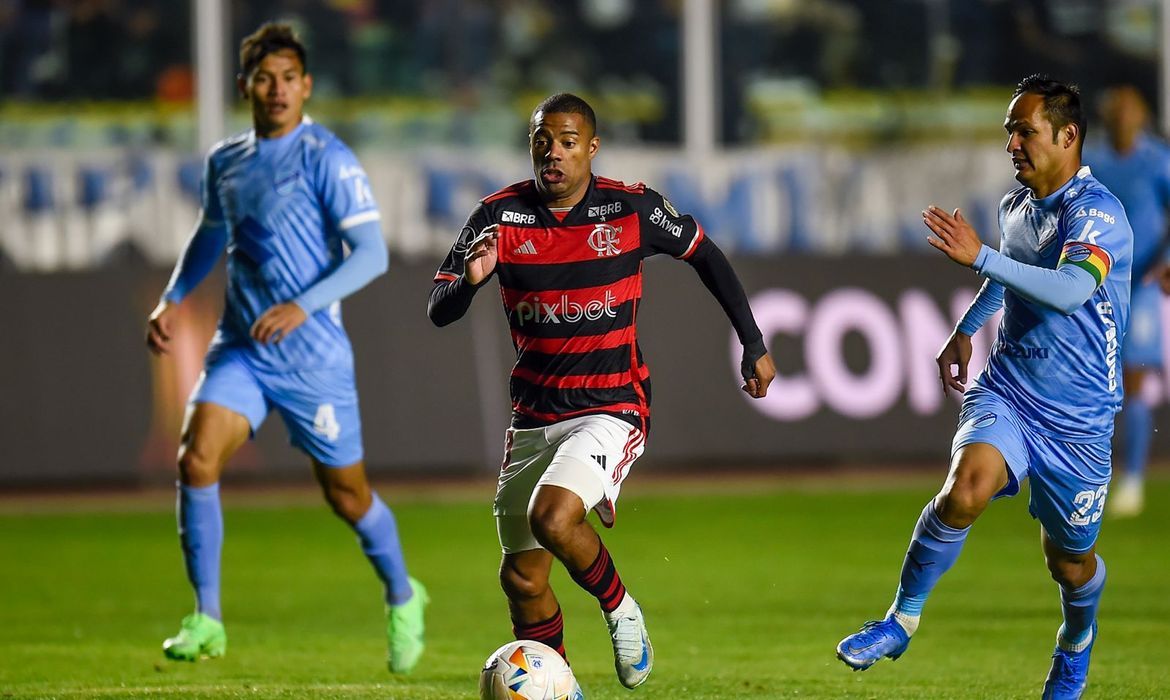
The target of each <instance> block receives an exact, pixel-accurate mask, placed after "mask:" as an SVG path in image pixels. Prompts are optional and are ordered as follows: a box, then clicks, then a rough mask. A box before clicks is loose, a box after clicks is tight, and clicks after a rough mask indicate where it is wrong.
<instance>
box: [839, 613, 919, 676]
mask: <svg viewBox="0 0 1170 700" xmlns="http://www.w3.org/2000/svg"><path fill="white" fill-rule="evenodd" d="M908 646H910V635H908V634H906V630H904V629H902V625H900V624H898V622H897V621H896V620H895V619H894V616H893V615H890V616H889V617H887V618H886V619H884V620H870V621H869V622H867V623H865V624H864V625H862V626H861V629H860V630H858V631H857V632H855V633H853V634H851V635H849V636H848V637H846V638H845V639H842V640H841V643H840V644H838V645H837V658H838V659H841V660H842V661H844V662H845V665H846V666H848V667H849V668H851V669H853V670H854V671H864V670H865V669H867V668H869V667H870V666H873V665H874V664H875V663H877V662H878V661H880V660H881V658H882V657H884V656H888V657H890V658H891V659H897V658H898V657H899V656H901V655H902V654H904V653H906V647H908Z"/></svg>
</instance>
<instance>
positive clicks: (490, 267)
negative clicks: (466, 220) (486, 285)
mask: <svg viewBox="0 0 1170 700" xmlns="http://www.w3.org/2000/svg"><path fill="white" fill-rule="evenodd" d="M499 239H500V225H499V224H492V225H490V226H485V227H484V229H483V230H482V231H480V232H479V235H478V236H476V237H475V240H473V241H472V242H471V244H470V245H468V246H467V255H466V256H464V258H463V277H464V279H466V280H467V281H468V282H469V283H470V284H472V285H475V286H479V285H480V284H483V282H484V280H486V279H487V278H488V277H490V276H491V274H492V272H494V271H495V269H496V262H497V261H498V260H499V258H500V256H499V251H498V250H497V249H496V243H497V242H499Z"/></svg>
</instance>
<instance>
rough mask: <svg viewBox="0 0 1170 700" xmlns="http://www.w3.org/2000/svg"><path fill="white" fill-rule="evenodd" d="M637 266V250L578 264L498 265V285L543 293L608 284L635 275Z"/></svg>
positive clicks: (638, 254)
mask: <svg viewBox="0 0 1170 700" xmlns="http://www.w3.org/2000/svg"><path fill="white" fill-rule="evenodd" d="M623 258H624V259H623ZM641 263H642V256H641V251H640V250H633V251H630V252H629V253H622V254H621V255H617V256H614V257H612V258H598V259H597V260H586V261H582V262H570V263H551V264H547V265H522V264H519V263H511V262H509V263H500V264H499V267H498V270H499V275H500V282H501V283H503V285H504V286H505V287H508V288H509V289H515V290H518V291H521V292H544V291H548V290H554V289H585V288H587V287H601V286H606V285H611V284H614V283H616V282H620V281H622V280H624V279H626V278H627V277H632V276H633V275H636V274H638V272H639V269H640V265H641Z"/></svg>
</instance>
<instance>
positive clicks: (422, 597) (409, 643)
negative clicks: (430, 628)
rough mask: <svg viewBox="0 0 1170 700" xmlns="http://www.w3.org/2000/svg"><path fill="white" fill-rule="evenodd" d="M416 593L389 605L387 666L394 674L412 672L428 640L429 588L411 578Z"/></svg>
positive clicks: (387, 618) (387, 608)
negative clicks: (425, 621)
mask: <svg viewBox="0 0 1170 700" xmlns="http://www.w3.org/2000/svg"><path fill="white" fill-rule="evenodd" d="M410 587H411V588H412V589H413V590H414V595H413V596H411V598H410V600H408V601H406V602H405V603H403V604H402V605H387V606H386V637H387V639H388V640H389V642H390V653H389V656H388V657H387V665H388V666H389V667H390V672H391V673H410V672H411V670H413V669H414V667H415V666H416V665H417V664H418V660H419V659H420V658H421V657H422V653H423V649H425V648H426V642H425V641H424V640H423V633H424V632H425V631H426V626H425V625H424V624H423V609H424V608H425V607H426V606H427V604H428V603H430V602H431V598H430V596H428V595H427V589H426V588H425V587H424V586H423V585H422V584H421V583H419V582H418V581H416V580H415V579H414V578H411V579H410Z"/></svg>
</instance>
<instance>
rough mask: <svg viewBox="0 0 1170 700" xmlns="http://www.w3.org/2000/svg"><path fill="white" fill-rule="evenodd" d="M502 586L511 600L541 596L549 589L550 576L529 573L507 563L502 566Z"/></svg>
mask: <svg viewBox="0 0 1170 700" xmlns="http://www.w3.org/2000/svg"><path fill="white" fill-rule="evenodd" d="M500 587H501V588H503V589H504V594H505V595H507V596H508V598H509V599H510V600H530V599H534V598H539V597H541V596H542V595H544V593H545V591H547V590H548V576H547V575H538V574H533V573H527V572H524V571H522V570H520V569H517V568H515V567H513V566H509V565H508V564H507V563H505V564H504V565H502V566H501V567H500Z"/></svg>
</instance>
